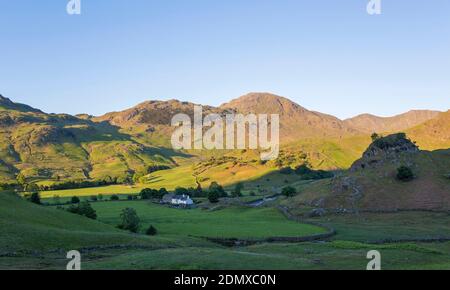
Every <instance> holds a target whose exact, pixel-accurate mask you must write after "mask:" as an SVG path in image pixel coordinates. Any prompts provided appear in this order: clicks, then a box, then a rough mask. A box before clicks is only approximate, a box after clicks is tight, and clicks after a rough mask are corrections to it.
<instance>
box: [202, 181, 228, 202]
mask: <svg viewBox="0 0 450 290" xmlns="http://www.w3.org/2000/svg"><path fill="white" fill-rule="evenodd" d="M207 196H208V200H209V202H211V203H217V202H219V198H222V197H227V196H228V194H227V192H226V191H225V190H224V189H223V187H222V186H221V185H220V184H218V183H217V182H212V183H211V185H210V186H209V190H208V195H207Z"/></svg>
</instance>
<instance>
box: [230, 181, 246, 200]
mask: <svg viewBox="0 0 450 290" xmlns="http://www.w3.org/2000/svg"><path fill="white" fill-rule="evenodd" d="M243 189H244V184H243V183H241V182H239V183H238V184H236V186H235V187H234V190H233V191H232V192H231V196H232V197H240V196H242V190H243Z"/></svg>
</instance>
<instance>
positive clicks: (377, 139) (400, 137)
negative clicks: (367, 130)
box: [372, 133, 411, 150]
mask: <svg viewBox="0 0 450 290" xmlns="http://www.w3.org/2000/svg"><path fill="white" fill-rule="evenodd" d="M372 141H373V145H374V146H376V147H378V148H380V149H382V150H385V149H388V148H392V147H397V146H401V145H403V144H405V143H410V142H411V140H409V139H408V137H406V134H405V133H397V134H393V135H389V136H386V137H382V136H379V135H377V134H376V133H375V134H373V135H372Z"/></svg>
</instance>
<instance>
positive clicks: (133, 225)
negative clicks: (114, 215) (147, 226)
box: [117, 208, 141, 233]
mask: <svg viewBox="0 0 450 290" xmlns="http://www.w3.org/2000/svg"><path fill="white" fill-rule="evenodd" d="M120 220H121V223H120V224H119V225H118V226H117V227H118V228H119V229H122V230H127V231H130V232H133V233H137V232H138V231H139V227H140V223H141V220H140V219H139V217H138V215H137V213H136V210H135V209H133V208H125V209H123V210H122V213H121V214H120Z"/></svg>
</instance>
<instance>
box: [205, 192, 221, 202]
mask: <svg viewBox="0 0 450 290" xmlns="http://www.w3.org/2000/svg"><path fill="white" fill-rule="evenodd" d="M219 198H220V196H219V193H218V192H217V191H216V190H212V191H209V192H208V200H209V202H210V203H218V202H219Z"/></svg>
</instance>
